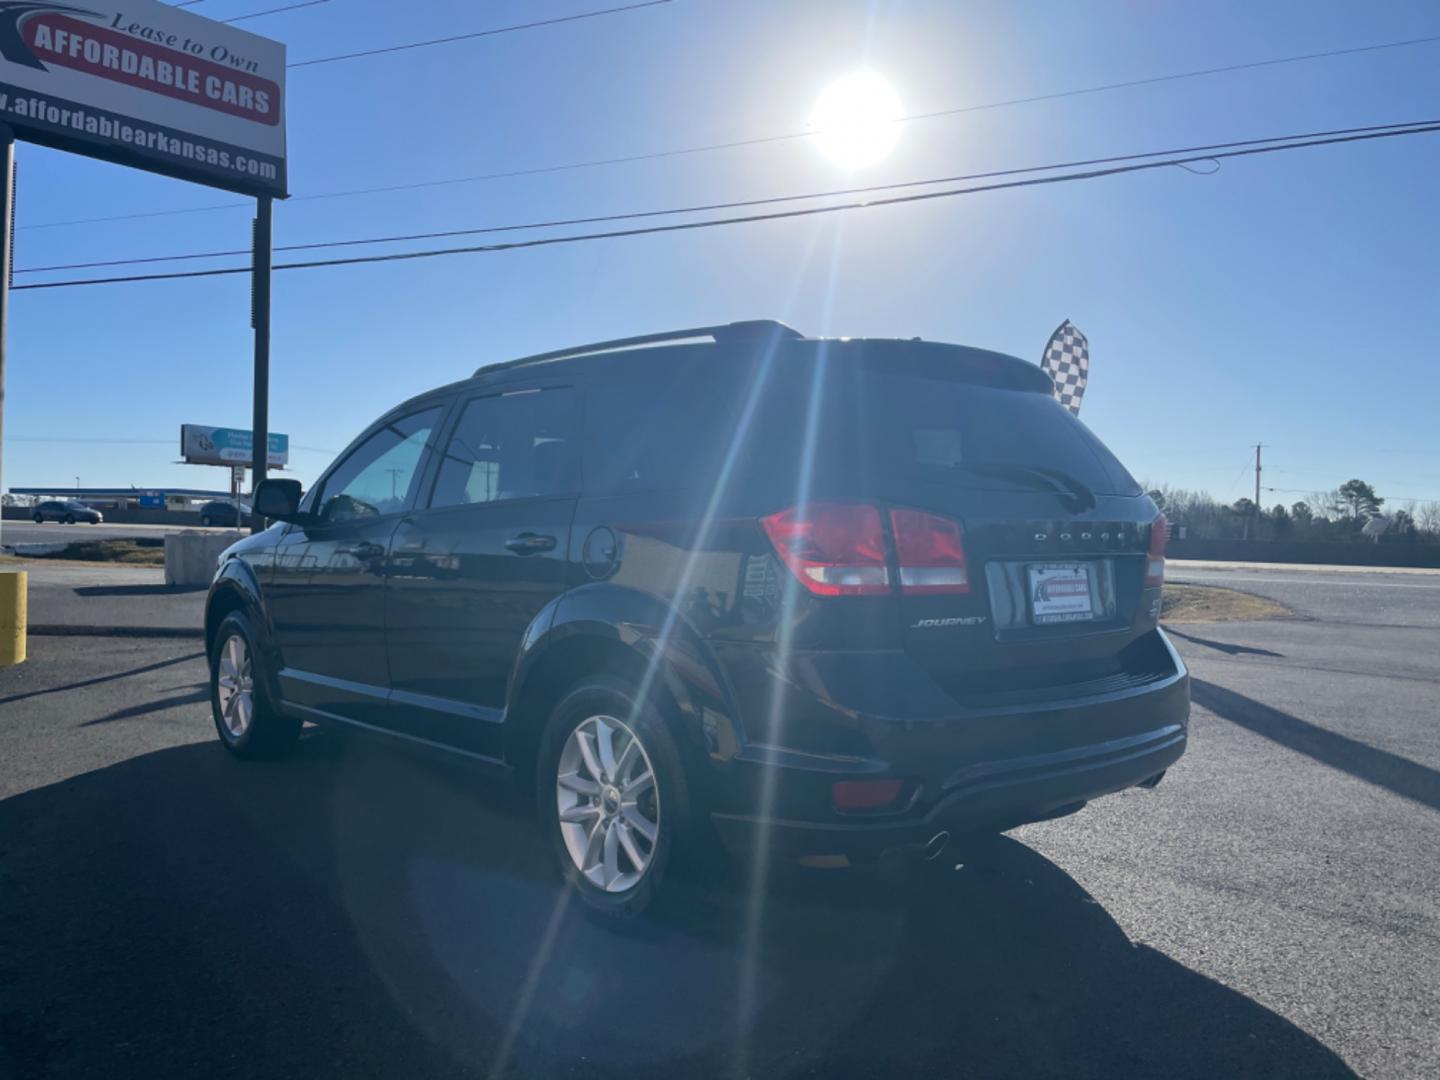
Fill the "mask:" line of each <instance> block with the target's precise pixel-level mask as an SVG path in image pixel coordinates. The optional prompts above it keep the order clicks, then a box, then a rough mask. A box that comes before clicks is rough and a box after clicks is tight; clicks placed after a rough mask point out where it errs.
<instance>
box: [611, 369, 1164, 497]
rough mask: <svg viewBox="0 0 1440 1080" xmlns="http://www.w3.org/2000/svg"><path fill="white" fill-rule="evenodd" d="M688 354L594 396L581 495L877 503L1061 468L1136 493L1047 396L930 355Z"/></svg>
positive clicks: (615, 380) (619, 379)
mask: <svg viewBox="0 0 1440 1080" xmlns="http://www.w3.org/2000/svg"><path fill="white" fill-rule="evenodd" d="M655 351H656V352H657V353H658V352H659V350H655ZM686 352H687V353H689V355H683V354H680V353H679V352H678V351H676V352H670V351H668V350H667V353H669V354H668V355H666V356H664V357H663V358H662V357H660V356H658V355H657V356H655V357H648V356H647V357H639V356H635V355H633V354H632V355H631V356H629V357H627V358H626V359H625V360H624V361H623V362H621V361H616V362H615V363H614V364H613V366H612V367H611V370H610V372H607V373H606V374H607V376H608V377H606V378H602V379H599V380H597V381H596V382H595V383H593V384H592V385H591V388H590V390H589V393H588V397H589V401H588V404H587V406H586V410H585V411H586V420H585V427H586V453H585V489H586V490H587V491H588V492H591V493H594V494H613V493H619V492H625V491H643V490H653V489H664V488H684V487H695V488H700V487H703V488H706V489H709V488H711V487H713V486H714V485H715V484H716V483H717V481H718V479H719V477H720V476H721V475H728V476H729V477H730V482H731V484H732V485H733V486H735V487H737V488H742V489H744V490H745V491H747V492H749V493H751V494H755V493H758V492H765V493H766V495H767V496H769V495H774V496H776V497H783V498H784V499H786V500H792V499H793V497H794V493H795V492H797V491H800V490H802V489H808V490H809V493H810V494H811V495H812V496H819V495H820V494H822V493H824V494H856V495H859V494H881V495H883V494H885V493H886V489H887V488H889V487H892V486H893V485H894V484H896V483H897V482H899V483H903V484H905V485H907V486H908V485H910V484H913V483H916V482H919V483H923V484H932V485H944V486H953V487H966V488H978V489H988V490H998V489H1003V490H1033V488H1030V487H1027V486H1026V485H1024V484H1017V482H1016V481H1014V480H1012V479H1005V478H1003V477H997V476H994V475H987V474H986V473H985V472H984V471H983V468H982V469H981V470H980V471H976V470H975V469H974V468H972V467H973V466H982V467H983V466H987V465H1023V466H1035V467H1040V468H1045V469H1053V470H1060V471H1063V472H1065V473H1066V474H1068V475H1069V476H1071V477H1073V478H1074V479H1076V480H1078V481H1079V482H1080V483H1082V484H1084V485H1085V486H1086V487H1087V488H1089V489H1090V490H1091V491H1093V492H1095V493H1097V494H1118V495H1134V494H1138V492H1139V488H1138V486H1137V485H1136V483H1135V481H1134V480H1133V479H1132V478H1131V477H1130V474H1129V473H1128V472H1126V471H1125V468H1124V467H1123V466H1122V465H1121V464H1120V463H1119V462H1118V461H1117V460H1116V459H1115V457H1114V455H1113V454H1111V453H1110V451H1109V450H1108V449H1106V448H1105V446H1104V444H1103V443H1101V442H1100V440H1099V439H1097V438H1096V437H1095V436H1094V435H1093V434H1092V433H1091V432H1090V430H1089V429H1088V428H1086V427H1085V425H1084V424H1082V423H1080V421H1079V420H1077V419H1076V418H1075V417H1074V416H1073V415H1071V413H1070V412H1069V410H1067V409H1066V408H1064V407H1063V406H1062V405H1060V403H1059V402H1057V401H1056V400H1055V399H1054V398H1053V397H1052V396H1051V395H1049V394H1047V393H1039V392H1035V391H1033V390H1022V389H1013V388H1010V387H1009V386H1005V385H992V384H991V383H992V382H993V381H994V380H993V379H992V378H991V376H990V375H988V374H986V369H984V368H980V369H978V370H977V369H976V368H974V367H969V366H967V365H966V364H965V363H963V362H962V361H960V360H957V361H955V362H953V363H947V362H946V357H945V354H944V353H943V352H941V351H939V350H937V349H936V348H935V347H934V346H928V345H927V346H924V347H911V346H909V345H908V343H904V344H889V343H887V344H885V345H880V344H877V343H865V344H862V343H858V342H857V343H853V344H852V343H845V344H840V343H829V344H827V345H826V346H825V347H823V348H822V347H819V346H817V345H816V344H814V343H810V342H806V343H803V344H801V345H795V346H789V347H786V348H783V349H781V350H780V351H779V352H778V354H777V355H775V356H774V357H773V358H771V360H770V362H768V363H767V362H766V360H765V358H763V357H760V356H757V355H755V353H754V351H752V350H739V349H737V350H733V351H732V350H725V349H704V350H703V351H701V352H699V353H698V354H697V353H695V352H690V351H689V350H686ZM955 352H956V354H957V356H958V355H959V353H960V351H959V350H955ZM697 359H698V360H699V362H697ZM1001 378H1002V381H1008V382H1010V383H1012V384H1013V382H1014V381H1015V380H1014V379H1013V378H1012V377H1011V376H1009V375H1006V374H1004V373H1002V375H1001ZM802 472H803V473H804V474H805V476H804V478H802V476H801V473H802Z"/></svg>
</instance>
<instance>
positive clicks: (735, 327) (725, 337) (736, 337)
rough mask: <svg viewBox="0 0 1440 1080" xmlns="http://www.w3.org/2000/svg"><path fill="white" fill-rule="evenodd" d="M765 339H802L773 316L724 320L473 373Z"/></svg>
mask: <svg viewBox="0 0 1440 1080" xmlns="http://www.w3.org/2000/svg"><path fill="white" fill-rule="evenodd" d="M766 338H776V339H779V340H783V341H800V340H803V338H804V335H803V334H801V333H800V331H798V330H794V329H791V328H790V327H788V326H786V325H785V324H784V323H782V322H776V321H775V320H773V319H751V320H749V321H747V322H733V323H725V324H724V325H722V326H696V327H692V328H690V329H688V330H665V331H662V332H661V333H658V334H641V335H639V336H638V337H627V338H615V339H614V340H613V341H597V342H594V343H592V344H590V345H574V346H571V347H570V348H568V349H555V350H554V351H553V352H543V353H536V354H535V355H534V356H522V357H521V358H520V359H518V360H506V361H504V362H503V363H499V364H487V365H486V366H484V367H480V368H476V369H475V374H476V375H480V374H483V373H486V372H491V371H503V370H504V369H505V368H512V367H520V366H521V365H522V364H538V363H542V362H543V361H546V360H565V359H569V358H571V357H578V356H590V355H592V354H594V353H608V352H617V351H619V350H622V349H630V348H634V347H636V346H639V345H658V344H660V343H662V342H673V341H703V340H709V341H713V342H715V343H716V344H717V345H729V344H731V343H733V342H741V341H762V340H765V339H766Z"/></svg>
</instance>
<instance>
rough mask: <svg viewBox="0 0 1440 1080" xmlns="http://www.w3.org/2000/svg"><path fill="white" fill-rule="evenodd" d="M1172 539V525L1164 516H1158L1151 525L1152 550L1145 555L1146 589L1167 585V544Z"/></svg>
mask: <svg viewBox="0 0 1440 1080" xmlns="http://www.w3.org/2000/svg"><path fill="white" fill-rule="evenodd" d="M1168 539H1170V523H1169V522H1168V521H1167V520H1166V519H1165V515H1164V514H1156V515H1155V520H1154V521H1152V522H1151V523H1150V549H1149V551H1148V552H1147V553H1146V555H1145V587H1146V588H1147V589H1150V588H1156V587H1158V586H1160V585H1163V584H1165V542H1166V541H1167V540H1168Z"/></svg>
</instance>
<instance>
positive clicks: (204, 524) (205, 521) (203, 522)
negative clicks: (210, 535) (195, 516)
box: [200, 514, 215, 529]
mask: <svg viewBox="0 0 1440 1080" xmlns="http://www.w3.org/2000/svg"><path fill="white" fill-rule="evenodd" d="M214 524H215V523H214V522H213V521H211V520H210V519H209V518H208V517H206V516H205V515H204V514H201V515H200V527H201V528H202V529H208V528H210V527H211V526H212V525H214Z"/></svg>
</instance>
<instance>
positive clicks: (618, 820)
mask: <svg viewBox="0 0 1440 1080" xmlns="http://www.w3.org/2000/svg"><path fill="white" fill-rule="evenodd" d="M555 800H556V806H557V808H558V809H559V818H560V833H561V836H562V838H563V839H564V841H565V849H566V850H567V851H568V852H569V853H570V858H571V860H572V861H573V862H574V863H575V867H576V869H578V870H579V871H580V873H581V874H583V875H584V876H585V879H586V880H587V881H589V882H590V883H591V884H592V885H594V886H596V887H597V888H600V889H603V890H605V891H606V892H610V893H620V892H625V891H626V890H628V889H631V888H633V887H634V886H635V885H637V884H639V882H640V879H641V878H643V877H644V876H645V871H646V870H648V869H649V867H650V864H651V863H652V862H653V861H654V858H655V851H656V845H657V844H658V843H659V839H660V792H659V790H658V788H657V787H656V785H655V769H654V767H653V766H652V765H651V763H650V755H649V754H648V753H646V751H645V747H644V745H643V744H642V743H641V741H640V739H639V737H638V736H637V735H636V734H635V732H634V731H633V730H632V729H631V728H630V727H629V726H627V725H626V724H624V723H622V722H621V721H620V720H617V719H615V717H613V716H591V717H588V718H587V719H585V720H582V721H581V722H580V723H579V724H578V725H577V726H576V727H575V729H574V730H573V731H571V732H570V735H569V737H568V738H566V740H565V746H564V747H563V748H562V749H561V751H560V764H559V767H558V769H557V770H556V777H555Z"/></svg>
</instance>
